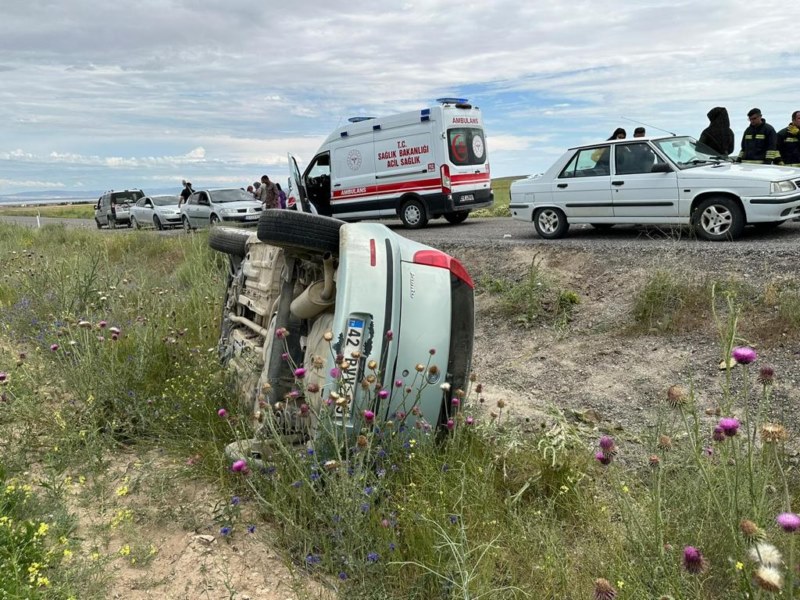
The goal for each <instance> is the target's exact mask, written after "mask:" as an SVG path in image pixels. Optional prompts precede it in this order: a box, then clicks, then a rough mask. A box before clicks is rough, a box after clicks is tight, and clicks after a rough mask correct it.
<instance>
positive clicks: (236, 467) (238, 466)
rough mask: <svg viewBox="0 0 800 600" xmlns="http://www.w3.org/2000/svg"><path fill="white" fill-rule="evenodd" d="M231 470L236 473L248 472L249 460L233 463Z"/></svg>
mask: <svg viewBox="0 0 800 600" xmlns="http://www.w3.org/2000/svg"><path fill="white" fill-rule="evenodd" d="M231 471H233V472H234V473H247V461H245V460H241V459H239V460H237V461H236V462H234V463H233V464H232V465H231Z"/></svg>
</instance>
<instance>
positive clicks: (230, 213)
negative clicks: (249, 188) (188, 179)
mask: <svg viewBox="0 0 800 600" xmlns="http://www.w3.org/2000/svg"><path fill="white" fill-rule="evenodd" d="M263 210H264V207H263V206H262V204H261V202H259V201H258V200H256V199H255V198H254V197H253V195H252V194H251V193H249V192H246V191H245V190H242V189H240V188H222V189H211V190H201V191H198V192H193V193H192V195H191V196H189V198H188V199H187V201H186V202H184V203H183V204H182V205H181V207H180V213H181V223H182V224H183V228H184V229H185V230H186V231H187V232H188V231H191V230H193V229H202V228H204V227H210V226H211V225H215V224H217V223H225V224H238V225H252V226H254V227H255V226H256V225H258V217H259V216H261V213H262V212H263Z"/></svg>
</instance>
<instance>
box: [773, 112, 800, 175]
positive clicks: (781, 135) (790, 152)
mask: <svg viewBox="0 0 800 600" xmlns="http://www.w3.org/2000/svg"><path fill="white" fill-rule="evenodd" d="M778 152H780V155H781V160H783V164H784V165H786V166H787V167H800V110H796V111H794V112H793V113H792V121H791V122H790V123H789V125H788V126H787V127H784V128H783V129H781V130H780V131H779V132H778Z"/></svg>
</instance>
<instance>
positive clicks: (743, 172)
mask: <svg viewBox="0 0 800 600" xmlns="http://www.w3.org/2000/svg"><path fill="white" fill-rule="evenodd" d="M680 177H681V179H700V178H702V179H708V178H710V177H713V178H726V179H727V178H731V177H734V178H736V179H740V180H742V179H755V180H758V181H784V180H786V179H795V180H796V179H800V169H798V168H795V167H779V166H776V165H757V164H749V163H724V162H723V163H719V164H714V165H703V166H701V167H693V168H691V169H684V170H683V171H681V172H680Z"/></svg>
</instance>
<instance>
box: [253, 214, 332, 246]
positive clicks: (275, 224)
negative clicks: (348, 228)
mask: <svg viewBox="0 0 800 600" xmlns="http://www.w3.org/2000/svg"><path fill="white" fill-rule="evenodd" d="M342 225H344V221H340V220H339V219H334V218H332V217H323V216H322V215H312V214H311V213H303V212H296V211H293V210H267V211H264V212H263V213H262V215H261V218H260V219H259V221H258V239H260V240H261V241H262V242H267V243H268V244H272V245H273V246H279V247H281V248H287V249H296V250H310V251H312V252H331V253H333V254H338V253H339V229H341V227H342Z"/></svg>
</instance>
